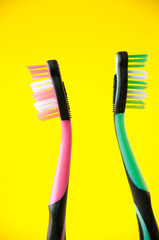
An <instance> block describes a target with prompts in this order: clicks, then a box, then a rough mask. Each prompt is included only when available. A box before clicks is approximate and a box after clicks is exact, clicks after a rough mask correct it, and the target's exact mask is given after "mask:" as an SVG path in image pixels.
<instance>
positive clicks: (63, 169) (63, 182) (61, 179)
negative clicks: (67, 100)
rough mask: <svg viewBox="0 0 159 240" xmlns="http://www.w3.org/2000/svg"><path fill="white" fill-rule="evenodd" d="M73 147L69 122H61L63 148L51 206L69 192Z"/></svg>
mask: <svg viewBox="0 0 159 240" xmlns="http://www.w3.org/2000/svg"><path fill="white" fill-rule="evenodd" d="M71 147H72V130H71V122H70V121H69V120H61V146H60V153H59V159H58V164H57V169H56V174H55V179H54V184H53V188H52V192H51V197H50V202H49V205H51V204H53V203H55V202H57V201H59V200H60V199H61V198H62V197H63V196H64V194H65V192H66V191H67V186H68V180H69V170H70V159H71Z"/></svg>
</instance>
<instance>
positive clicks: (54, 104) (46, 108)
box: [35, 103, 58, 112]
mask: <svg viewBox="0 0 159 240" xmlns="http://www.w3.org/2000/svg"><path fill="white" fill-rule="evenodd" d="M57 107H58V105H57V104H56V103H52V104H48V105H45V106H42V107H39V106H38V107H35V108H36V110H38V111H39V112H43V111H46V110H49V109H52V108H57Z"/></svg>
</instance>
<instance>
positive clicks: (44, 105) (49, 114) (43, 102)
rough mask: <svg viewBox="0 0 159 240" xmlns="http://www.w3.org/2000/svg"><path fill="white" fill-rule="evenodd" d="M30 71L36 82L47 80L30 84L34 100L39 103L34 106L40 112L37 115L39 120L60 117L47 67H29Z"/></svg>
mask: <svg viewBox="0 0 159 240" xmlns="http://www.w3.org/2000/svg"><path fill="white" fill-rule="evenodd" d="M28 69H29V70H31V71H30V73H31V75H32V78H33V79H34V80H37V79H43V78H45V80H41V81H36V82H33V83H31V84H30V86H31V88H32V90H33V98H34V99H35V100H36V101H37V102H36V103H35V104H34V106H35V108H36V110H38V111H39V113H38V114H37V116H38V118H39V120H41V121H44V120H48V119H51V118H55V117H59V109H58V103H57V100H56V95H55V91H54V88H53V84H52V81H51V79H50V75H49V70H48V69H47V65H36V66H28Z"/></svg>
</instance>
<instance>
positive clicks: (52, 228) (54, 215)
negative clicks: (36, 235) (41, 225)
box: [47, 190, 67, 240]
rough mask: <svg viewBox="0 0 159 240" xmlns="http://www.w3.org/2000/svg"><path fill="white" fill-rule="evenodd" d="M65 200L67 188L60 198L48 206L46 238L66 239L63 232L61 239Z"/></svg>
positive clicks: (48, 239)
mask: <svg viewBox="0 0 159 240" xmlns="http://www.w3.org/2000/svg"><path fill="white" fill-rule="evenodd" d="M66 201H67V190H66V192H65V194H64V196H63V197H62V198H61V200H59V201H58V202H56V203H54V204H52V205H50V206H49V226H48V233H47V240H66V234H65V233H64V234H65V235H64V239H62V234H63V231H65V229H64V227H65V215H66Z"/></svg>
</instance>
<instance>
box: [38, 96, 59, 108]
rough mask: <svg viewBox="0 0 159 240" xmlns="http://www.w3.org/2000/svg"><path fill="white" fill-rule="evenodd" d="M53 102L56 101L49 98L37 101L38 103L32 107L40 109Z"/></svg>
mask: <svg viewBox="0 0 159 240" xmlns="http://www.w3.org/2000/svg"><path fill="white" fill-rule="evenodd" d="M54 102H56V100H55V99H53V98H50V99H46V100H43V101H38V102H36V103H34V106H35V107H42V106H45V105H48V104H50V103H54Z"/></svg>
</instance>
